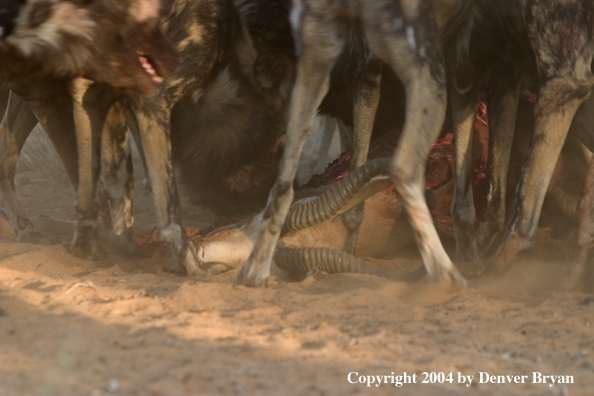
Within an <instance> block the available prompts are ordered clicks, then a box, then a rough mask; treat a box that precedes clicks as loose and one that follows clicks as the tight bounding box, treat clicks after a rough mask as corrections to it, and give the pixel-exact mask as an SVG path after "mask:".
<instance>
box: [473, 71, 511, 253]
mask: <svg viewBox="0 0 594 396" xmlns="http://www.w3.org/2000/svg"><path fill="white" fill-rule="evenodd" d="M521 80H522V79H521V75H520V74H519V73H518V72H517V71H516V70H514V66H509V67H508V68H507V69H506V70H504V71H502V72H500V73H498V74H497V75H493V74H492V75H491V76H490V79H489V93H488V97H487V111H488V114H489V121H488V122H489V154H488V156H487V158H488V161H487V172H486V174H487V181H488V183H489V191H488V194H487V201H486V202H485V209H484V212H483V215H482V216H481V223H480V225H479V227H478V230H477V239H478V243H479V246H480V247H481V249H482V252H483V254H485V257H489V256H490V255H491V254H492V253H493V251H494V249H495V248H497V247H498V246H499V244H500V243H501V240H502V239H503V237H504V236H505V221H506V218H507V215H506V207H505V203H506V199H505V197H506V185H507V173H508V168H509V161H510V156H511V151H512V142H513V140H514V128H515V125H516V116H517V113H518V104H519V98H520V84H521Z"/></svg>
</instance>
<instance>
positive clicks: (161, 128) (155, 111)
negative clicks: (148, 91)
mask: <svg viewBox="0 0 594 396" xmlns="http://www.w3.org/2000/svg"><path fill="white" fill-rule="evenodd" d="M133 110H134V114H135V117H134V119H133V120H132V126H133V128H137V130H138V131H139V133H140V137H141V140H142V149H143V151H144V156H145V158H146V166H147V170H148V176H149V180H150V186H151V189H152V191H153V199H154V200H155V209H156V211H157V228H158V238H159V240H160V241H164V242H166V243H167V244H168V245H169V247H170V248H171V251H172V253H173V254H174V256H175V258H176V267H174V268H169V269H172V270H175V271H184V270H185V272H186V273H187V274H188V275H190V276H196V275H208V272H207V270H206V269H205V266H204V264H203V263H202V262H201V260H200V259H199V258H198V255H197V254H196V248H195V247H194V245H192V244H190V243H188V239H187V237H186V234H185V233H184V231H183V228H182V226H181V219H180V213H179V211H180V207H179V197H178V194H177V187H176V184H175V174H174V171H173V164H172V159H171V142H170V139H169V133H170V118H171V107H170V104H169V103H168V102H167V101H166V100H165V98H164V97H163V94H158V95H157V96H155V97H152V98H148V99H139V100H138V101H137V102H136V103H135V104H134V106H133ZM180 264H181V267H180Z"/></svg>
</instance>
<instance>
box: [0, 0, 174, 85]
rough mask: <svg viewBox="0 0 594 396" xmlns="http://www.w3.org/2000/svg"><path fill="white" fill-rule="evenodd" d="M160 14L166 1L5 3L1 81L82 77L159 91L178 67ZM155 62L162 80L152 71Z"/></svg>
mask: <svg viewBox="0 0 594 396" xmlns="http://www.w3.org/2000/svg"><path fill="white" fill-rule="evenodd" d="M159 11H160V0H125V1H121V0H97V1H92V2H80V1H75V0H8V2H7V3H5V2H3V4H2V6H0V23H1V24H2V26H0V28H1V29H2V30H1V32H0V55H1V56H0V80H5V79H11V80H13V79H15V78H19V79H30V78H35V77H40V76H50V75H51V76H54V77H62V78H64V77H66V78H68V77H75V76H81V75H82V76H85V77H87V78H90V79H93V80H96V81H103V82H106V83H109V84H112V85H114V86H121V87H126V88H130V89H134V90H137V91H139V92H144V93H149V92H153V91H154V90H155V84H158V83H160V82H161V81H162V77H168V76H169V75H171V73H172V71H173V70H174V68H175V66H176V59H175V53H174V52H173V49H172V48H171V46H170V44H169V42H168V41H167V40H166V39H165V37H164V36H163V35H162V33H161V32H160V31H159V28H158V16H159ZM115 26H117V27H118V28H117V29H114V27H115ZM157 54H158V55H157ZM151 56H152V57H151ZM149 62H152V64H153V65H152V67H154V68H156V69H157V70H158V72H159V73H160V75H161V77H160V76H157V75H154V74H153V75H151V74H149V73H147V72H146V70H147V69H146V65H147V64H148V63H149ZM152 67H150V68H152Z"/></svg>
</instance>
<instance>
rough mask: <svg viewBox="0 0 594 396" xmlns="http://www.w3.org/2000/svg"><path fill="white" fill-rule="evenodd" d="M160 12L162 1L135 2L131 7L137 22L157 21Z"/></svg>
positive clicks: (137, 0) (138, 0) (135, 0)
mask: <svg viewBox="0 0 594 396" xmlns="http://www.w3.org/2000/svg"><path fill="white" fill-rule="evenodd" d="M160 11H161V0H134V1H133V2H132V3H131V7H130V14H131V17H132V19H133V20H134V21H135V22H145V21H148V20H150V19H157V18H159V13H160Z"/></svg>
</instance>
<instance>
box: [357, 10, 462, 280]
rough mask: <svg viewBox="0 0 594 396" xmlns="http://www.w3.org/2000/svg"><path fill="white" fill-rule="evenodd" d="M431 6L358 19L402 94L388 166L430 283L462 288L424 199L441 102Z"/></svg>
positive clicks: (442, 82) (367, 13) (442, 76)
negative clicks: (400, 121)
mask: <svg viewBox="0 0 594 396" xmlns="http://www.w3.org/2000/svg"><path fill="white" fill-rule="evenodd" d="M367 4H371V3H367ZM432 7H433V6H432V3H431V2H429V1H422V0H421V1H401V2H388V1H381V2H375V3H373V5H369V6H367V7H366V8H364V9H363V17H362V18H363V23H364V26H365V29H366V33H367V37H368V40H369V43H370V45H371V48H372V50H373V52H374V53H375V54H377V55H378V56H380V57H381V58H382V59H384V61H386V63H388V64H389V65H390V66H391V67H392V69H393V70H394V71H395V72H396V74H397V75H398V76H399V77H400V79H401V80H402V82H403V83H404V85H405V87H406V92H407V112H406V122H405V125H404V130H403V132H402V136H401V138H400V142H399V145H398V148H397V150H396V153H395V154H394V157H393V160H392V163H391V166H390V168H391V177H392V180H393V181H394V186H395V188H396V191H397V193H398V195H399V197H400V199H401V200H402V202H403V204H404V208H405V210H406V212H407V214H408V217H409V219H410V222H411V226H412V228H413V230H414V232H415V239H416V241H417V245H418V246H419V250H420V252H421V256H422V257H423V262H424V263H425V267H426V268H427V273H428V274H429V276H430V277H431V279H433V280H435V281H441V282H445V283H449V284H454V285H456V286H461V287H463V286H465V285H466V282H465V280H464V278H463V277H462V275H461V274H460V272H459V271H458V270H457V269H456V267H454V265H453V264H452V262H451V260H450V258H449V257H448V255H447V253H446V252H445V250H444V248H443V246H442V244H441V241H440V239H439V236H438V235H437V231H436V230H435V226H434V224H433V219H432V217H431V214H430V212H429V209H428V207H427V203H426V201H425V168H426V164H427V159H428V158H429V152H430V150H431V144H432V143H433V142H434V141H435V140H436V139H437V137H438V136H439V133H440V131H441V127H442V125H443V121H444V119H445V111H446V100H447V97H446V73H445V64H444V59H443V53H442V49H441V44H440V38H439V34H438V30H437V25H436V22H435V19H434V15H433V9H432ZM386 10H391V11H392V12H386Z"/></svg>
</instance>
